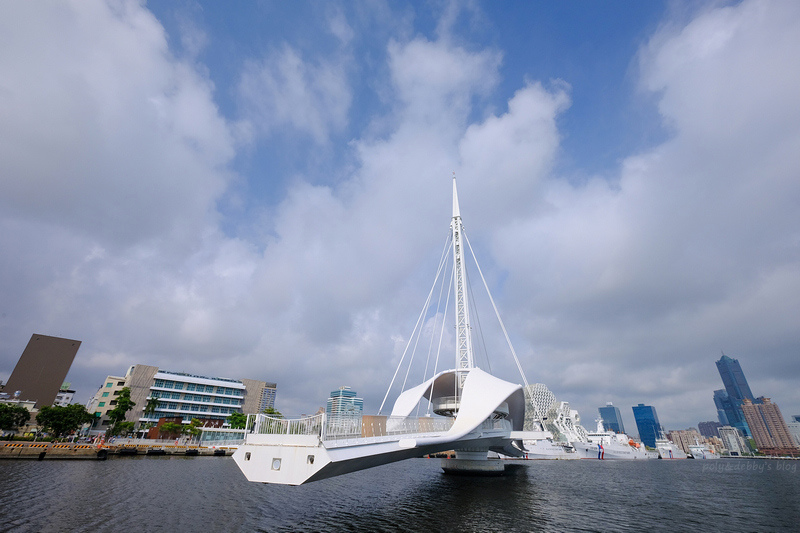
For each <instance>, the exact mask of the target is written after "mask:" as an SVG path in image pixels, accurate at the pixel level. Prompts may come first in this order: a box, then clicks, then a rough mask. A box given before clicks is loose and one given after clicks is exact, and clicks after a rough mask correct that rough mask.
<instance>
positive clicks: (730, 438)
mask: <svg viewBox="0 0 800 533" xmlns="http://www.w3.org/2000/svg"><path fill="white" fill-rule="evenodd" d="M718 431H719V438H720V440H721V441H722V446H723V447H724V448H725V449H726V450H728V453H729V454H730V455H738V456H742V455H749V454H750V447H749V446H748V445H747V443H746V442H745V440H744V436H743V435H742V432H741V431H739V430H738V429H737V428H735V427H733V426H722V427H721V428H719V430H718Z"/></svg>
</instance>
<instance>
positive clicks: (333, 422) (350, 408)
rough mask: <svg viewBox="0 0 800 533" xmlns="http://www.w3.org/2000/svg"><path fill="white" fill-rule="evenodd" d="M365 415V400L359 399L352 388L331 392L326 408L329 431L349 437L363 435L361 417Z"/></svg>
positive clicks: (329, 432) (342, 388)
mask: <svg viewBox="0 0 800 533" xmlns="http://www.w3.org/2000/svg"><path fill="white" fill-rule="evenodd" d="M363 414H364V400H363V399H362V398H358V397H357V394H356V391H354V390H351V389H350V387H339V390H335V391H332V392H331V395H330V398H328V402H327V405H326V406H325V415H326V416H327V418H328V422H327V426H328V428H327V431H328V434H331V433H332V432H335V433H338V434H341V435H349V434H361V417H362V415H363Z"/></svg>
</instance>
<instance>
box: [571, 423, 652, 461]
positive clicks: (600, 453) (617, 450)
mask: <svg viewBox="0 0 800 533" xmlns="http://www.w3.org/2000/svg"><path fill="white" fill-rule="evenodd" d="M571 444H572V447H573V448H575V451H576V452H577V453H578V455H580V457H581V458H582V459H626V460H636V459H658V453H656V452H653V451H650V450H648V449H647V448H645V446H644V445H643V444H641V443H639V442H636V441H634V440H633V439H632V438H630V437H629V436H628V435H626V434H625V433H614V432H613V431H606V430H605V428H604V427H603V421H602V420H601V419H598V420H597V430H596V431H594V432H590V433H587V440H586V441H585V442H584V441H576V442H572V443H571Z"/></svg>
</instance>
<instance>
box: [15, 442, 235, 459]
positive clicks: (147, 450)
mask: <svg viewBox="0 0 800 533" xmlns="http://www.w3.org/2000/svg"><path fill="white" fill-rule="evenodd" d="M234 451H236V447H235V446H227V447H213V448H209V447H205V446H192V445H178V444H152V445H150V444H137V445H133V446H131V445H124V444H122V445H113V444H112V445H101V446H97V445H94V444H75V443H51V442H7V443H4V444H0V459H29V460H30V459H33V460H39V461H42V460H48V459H96V460H97V459H99V460H104V459H107V458H108V457H112V456H132V455H181V456H228V455H233V452H234Z"/></svg>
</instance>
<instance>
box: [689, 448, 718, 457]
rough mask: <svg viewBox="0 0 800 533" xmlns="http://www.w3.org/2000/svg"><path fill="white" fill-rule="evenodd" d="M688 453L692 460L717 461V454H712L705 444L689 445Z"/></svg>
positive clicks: (712, 451)
mask: <svg viewBox="0 0 800 533" xmlns="http://www.w3.org/2000/svg"><path fill="white" fill-rule="evenodd" d="M689 452H691V454H692V459H719V454H718V453H714V450H712V449H711V448H710V447H709V446H707V445H705V444H691V445H689Z"/></svg>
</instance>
